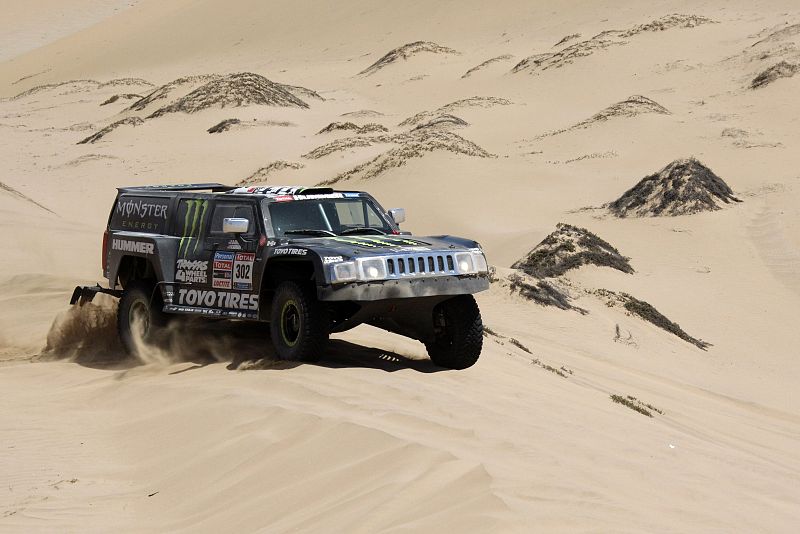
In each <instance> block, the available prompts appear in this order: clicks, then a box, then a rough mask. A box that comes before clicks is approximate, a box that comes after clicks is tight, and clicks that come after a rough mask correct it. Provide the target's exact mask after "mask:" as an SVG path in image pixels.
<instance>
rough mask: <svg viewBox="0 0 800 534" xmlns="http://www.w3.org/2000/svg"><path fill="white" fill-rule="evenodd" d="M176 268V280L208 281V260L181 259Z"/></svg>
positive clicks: (202, 282) (192, 282)
mask: <svg viewBox="0 0 800 534" xmlns="http://www.w3.org/2000/svg"><path fill="white" fill-rule="evenodd" d="M175 268H176V269H177V270H176V271H175V280H176V281H178V282H185V283H190V284H205V283H208V274H207V271H208V261H200V260H184V259H179V260H178V262H177V264H176V265H175Z"/></svg>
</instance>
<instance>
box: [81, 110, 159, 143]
mask: <svg viewBox="0 0 800 534" xmlns="http://www.w3.org/2000/svg"><path fill="white" fill-rule="evenodd" d="M143 122H144V121H143V120H142V119H140V118H139V117H126V118H124V119H120V120H118V121H116V122H112V123H111V124H109V125H108V126H106V127H105V128H103V129H102V130H100V131H98V132H95V133H93V134H92V135H90V136H89V137H87V138H85V139H81V140H80V141H78V143H77V144H79V145H85V144H87V143H96V142H97V141H99V140H100V139H102V138H103V137H105V136H106V135H108V134H110V133H111V132H113V131H114V130H116V129H117V128H119V127H120V126H139V125H140V124H142V123H143Z"/></svg>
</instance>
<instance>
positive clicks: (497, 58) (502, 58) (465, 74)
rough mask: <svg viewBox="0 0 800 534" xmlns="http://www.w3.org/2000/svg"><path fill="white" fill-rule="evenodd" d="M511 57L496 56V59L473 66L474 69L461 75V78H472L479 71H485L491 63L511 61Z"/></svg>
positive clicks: (507, 55)
mask: <svg viewBox="0 0 800 534" xmlns="http://www.w3.org/2000/svg"><path fill="white" fill-rule="evenodd" d="M513 57H514V56H512V55H511V54H503V55H502V56H497V57H493V58H491V59H487V60H486V61H484V62H483V63H481V64H480V65H475V66H474V67H472V68H471V69H469V70H468V71H467V72H465V73H464V74H462V75H461V77H462V78H469V77H470V76H472V75H473V74H475V73H476V72H478V71H479V70H482V69H485V68H486V67H488V66H489V65H491V64H493V63H498V62H500V61H508V60H509V59H512V58H513Z"/></svg>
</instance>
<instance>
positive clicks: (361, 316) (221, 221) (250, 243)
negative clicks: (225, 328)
mask: <svg viewBox="0 0 800 534" xmlns="http://www.w3.org/2000/svg"><path fill="white" fill-rule="evenodd" d="M404 220H405V211H404V210H403V209H392V210H389V211H385V210H384V209H383V208H382V207H381V206H380V204H378V202H377V201H376V200H375V199H374V198H373V197H372V196H370V195H369V194H367V193H363V192H356V191H334V190H333V189H330V188H320V187H313V188H303V187H239V188H234V187H229V186H224V185H221V184H189V185H168V186H144V187H126V188H120V189H119V190H118V193H117V197H116V200H115V201H114V206H113V207H112V209H111V214H110V216H109V219H108V225H107V228H106V231H105V234H104V236H103V250H102V264H103V276H104V277H105V278H107V279H108V287H107V288H105V287H101V286H100V285H99V284H98V285H97V286H95V287H81V286H79V287H76V288H75V291H74V293H73V295H72V299H71V302H70V303H71V304H76V303H77V304H83V303H85V302H89V301H91V300H92V299H93V298H94V296H95V295H96V294H97V293H106V294H110V295H113V296H115V297H118V298H119V309H118V314H117V327H118V331H119V336H120V339H121V341H122V344H123V346H124V347H125V349H126V350H128V351H130V352H133V351H135V342H136V339H135V336H137V335H138V336H141V337H142V339H143V340H144V341H145V342H147V341H148V340H152V339H153V336H154V334H155V333H156V332H157V331H158V328H159V327H162V326H163V325H165V324H166V322H167V319H168V318H169V317H170V316H171V314H195V315H201V316H207V317H215V318H229V319H236V320H249V321H261V322H268V323H269V324H270V335H271V338H272V343H273V344H274V346H275V351H276V353H277V355H278V357H280V358H283V359H286V360H294V361H306V362H308V361H315V360H317V359H318V358H320V356H322V354H323V351H324V347H325V343H326V342H327V340H328V336H329V334H330V333H333V332H343V331H345V330H349V329H351V328H353V327H355V326H357V325H359V324H363V323H366V324H370V325H374V326H377V327H379V328H383V329H385V330H388V331H390V332H395V333H397V334H400V335H403V336H407V337H410V338H413V339H416V340H419V341H421V342H422V343H424V344H425V347H426V348H427V351H428V354H429V355H430V357H431V360H432V361H433V362H434V363H435V364H437V365H439V366H442V367H447V368H451V369H464V368H467V367H470V366H471V365H473V364H474V363H475V362H476V361H477V360H478V357H479V356H480V352H481V347H482V343H483V325H482V323H481V316H480V311H479V310H478V305H477V303H476V302H475V299H474V297H473V296H472V295H473V294H474V293H477V292H479V291H483V290H485V289H487V288H488V287H489V278H488V268H487V264H486V257H485V256H484V253H483V251H482V250H481V248H480V246H479V245H478V243H476V242H475V241H471V240H468V239H462V238H458V237H451V236H435V237H417V236H412V235H411V234H410V232H402V231H400V227H399V224H400V223H402V222H403V221H404Z"/></svg>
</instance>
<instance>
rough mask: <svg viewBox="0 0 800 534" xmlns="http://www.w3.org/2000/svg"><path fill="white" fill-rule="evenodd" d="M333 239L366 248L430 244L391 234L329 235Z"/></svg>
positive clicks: (423, 245)
mask: <svg viewBox="0 0 800 534" xmlns="http://www.w3.org/2000/svg"><path fill="white" fill-rule="evenodd" d="M330 239H332V240H333V241H338V242H340V243H347V244H350V245H358V246H359V247H367V248H376V247H381V248H390V247H391V248H394V247H404V246H410V247H425V246H427V245H430V243H425V242H424V241H417V240H416V239H405V238H399V237H392V236H388V235H387V236H380V237H372V236H370V237H367V236H364V237H362V236H359V237H355V236H348V237H331V238H330Z"/></svg>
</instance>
